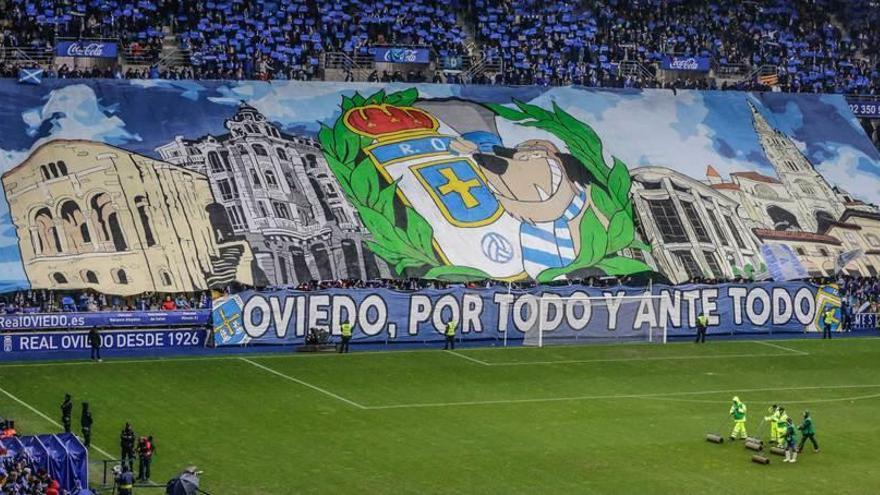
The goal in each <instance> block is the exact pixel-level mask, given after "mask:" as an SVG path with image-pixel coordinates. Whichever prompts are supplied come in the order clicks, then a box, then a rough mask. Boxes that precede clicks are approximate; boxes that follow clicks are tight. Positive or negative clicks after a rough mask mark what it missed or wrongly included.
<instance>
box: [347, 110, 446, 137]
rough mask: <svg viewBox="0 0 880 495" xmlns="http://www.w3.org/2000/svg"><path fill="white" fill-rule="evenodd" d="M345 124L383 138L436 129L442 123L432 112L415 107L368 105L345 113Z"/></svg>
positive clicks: (371, 135) (359, 131)
mask: <svg viewBox="0 0 880 495" xmlns="http://www.w3.org/2000/svg"><path fill="white" fill-rule="evenodd" d="M345 124H346V125H347V126H348V127H349V128H350V129H351V130H353V131H354V132H356V133H358V134H361V135H364V136H369V137H374V138H380V139H381V138H382V137H385V136H389V135H392V134H404V133H405V134H409V133H417V132H425V131H435V130H437V128H438V127H440V124H439V123H438V122H437V120H436V119H435V118H434V117H432V116H431V114H429V113H427V112H425V111H422V110H419V109H418V108H413V107H395V106H391V105H385V104H382V105H367V106H364V107H359V108H353V109H351V110H349V111H348V113H346V114H345Z"/></svg>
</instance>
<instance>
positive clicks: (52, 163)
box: [49, 162, 58, 178]
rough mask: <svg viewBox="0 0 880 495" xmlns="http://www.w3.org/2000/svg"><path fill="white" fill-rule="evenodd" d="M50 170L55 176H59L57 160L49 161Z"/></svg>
mask: <svg viewBox="0 0 880 495" xmlns="http://www.w3.org/2000/svg"><path fill="white" fill-rule="evenodd" d="M49 172H50V173H51V174H52V177H53V178H57V177H58V167H57V166H55V162H51V163H49Z"/></svg>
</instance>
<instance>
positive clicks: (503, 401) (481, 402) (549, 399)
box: [367, 384, 880, 409]
mask: <svg viewBox="0 0 880 495" xmlns="http://www.w3.org/2000/svg"><path fill="white" fill-rule="evenodd" d="M877 387H880V384H868V385H827V386H808V387H771V388H752V389H725V390H700V391H694V392H664V393H654V394H620V395H581V396H573V397H544V398H533V399H499V400H478V401H463V402H427V403H414V404H390V405H385V406H369V407H367V409H409V408H428V407H456V406H487V405H499V404H530V403H541V402H565V401H582V400H618V399H651V398H656V397H676V396H688V395H711V394H740V395H742V394H744V393H750V392H780V391H793V390H837V389H847V388H877Z"/></svg>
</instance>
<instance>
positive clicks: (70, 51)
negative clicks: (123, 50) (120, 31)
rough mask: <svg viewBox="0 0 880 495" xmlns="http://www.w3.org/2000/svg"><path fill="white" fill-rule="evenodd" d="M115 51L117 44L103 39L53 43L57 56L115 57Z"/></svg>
mask: <svg viewBox="0 0 880 495" xmlns="http://www.w3.org/2000/svg"><path fill="white" fill-rule="evenodd" d="M117 53H118V47H117V44H116V43H107V42H105V41H60V42H58V44H57V45H55V55H57V56H59V57H92V58H116V55H117Z"/></svg>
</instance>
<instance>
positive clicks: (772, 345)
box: [752, 340, 810, 356]
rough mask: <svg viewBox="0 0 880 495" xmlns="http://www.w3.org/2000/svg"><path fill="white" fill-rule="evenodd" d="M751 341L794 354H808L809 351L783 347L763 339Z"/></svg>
mask: <svg viewBox="0 0 880 495" xmlns="http://www.w3.org/2000/svg"><path fill="white" fill-rule="evenodd" d="M752 342H754V343H756V344H761V345H766V346H768V347H775V348H776V349H782V350H783V351H789V352H793V353H795V354H800V355H801V356H809V355H810V353H809V352H806V351H799V350H797V349H792V348H791V347H785V346H784V345H779V344H774V343H772V342H765V341H763V340H753V341H752Z"/></svg>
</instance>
